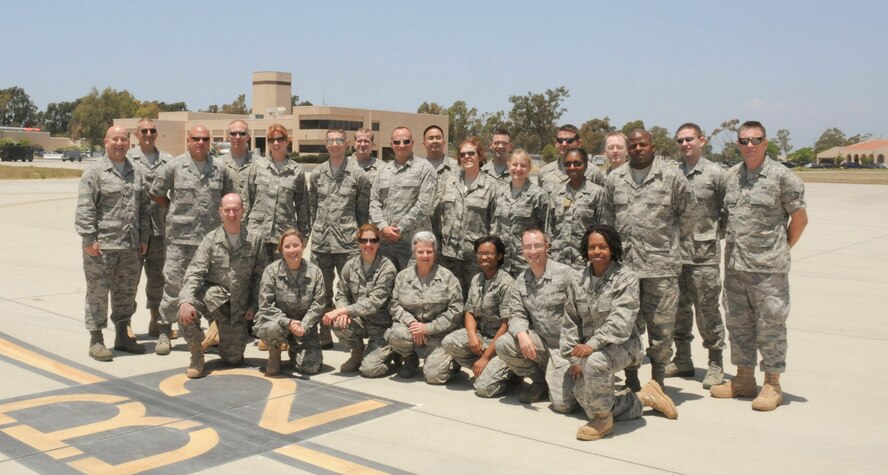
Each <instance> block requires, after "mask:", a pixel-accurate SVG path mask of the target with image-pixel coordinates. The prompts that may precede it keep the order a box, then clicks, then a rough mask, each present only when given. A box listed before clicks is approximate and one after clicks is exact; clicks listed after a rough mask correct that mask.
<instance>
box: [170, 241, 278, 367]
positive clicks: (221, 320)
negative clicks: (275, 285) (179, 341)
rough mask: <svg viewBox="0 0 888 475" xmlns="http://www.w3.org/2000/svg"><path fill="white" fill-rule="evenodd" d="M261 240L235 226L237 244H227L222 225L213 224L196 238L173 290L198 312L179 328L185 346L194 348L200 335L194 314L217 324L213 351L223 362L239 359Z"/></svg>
mask: <svg viewBox="0 0 888 475" xmlns="http://www.w3.org/2000/svg"><path fill="white" fill-rule="evenodd" d="M262 254H263V253H262V241H261V240H260V239H259V237H258V236H253V235H250V234H249V233H247V230H246V228H241V233H240V238H239V244H238V247H236V248H232V247H231V243H230V242H229V240H228V235H227V234H226V232H225V228H223V227H221V226H220V227H218V228H216V229H215V230H213V231H211V232H210V233H209V234H207V236H206V237H205V238H204V239H203V241H201V243H200V246H198V248H197V252H196V253H195V254H194V258H193V259H191V264H189V265H188V270H187V271H185V279H184V284H183V285H182V291H181V292H180V293H179V305H181V304H183V303H186V302H187V303H190V304H191V305H193V306H194V308H195V309H197V311H198V317H197V320H195V321H194V322H193V323H190V324H187V325H183V324H182V322H181V321H180V322H179V328H180V329H181V331H182V334H183V335H185V341H186V342H187V343H188V347H189V348H195V347H199V346H200V344H201V343H202V342H203V341H204V339H205V338H206V335H204V332H203V331H202V330H201V329H200V317H201V316H203V317H204V318H206V319H207V320H208V321H215V322H216V328H218V329H219V355H220V356H221V357H222V360H223V361H225V363H226V364H229V365H237V364H240V363H241V361H243V359H244V349H245V348H246V346H247V325H248V324H250V322H249V321H248V320H246V319H245V318H244V315H245V314H246V313H247V311H252V312H253V314H254V315H255V313H256V310H257V309H258V307H259V304H258V302H257V296H258V294H259V281H260V279H261V278H262V271H263V270H264V269H265V262H264V260H263V255H262Z"/></svg>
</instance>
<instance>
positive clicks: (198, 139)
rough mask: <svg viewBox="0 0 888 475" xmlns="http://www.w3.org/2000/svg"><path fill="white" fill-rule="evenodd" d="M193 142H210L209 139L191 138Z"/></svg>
mask: <svg viewBox="0 0 888 475" xmlns="http://www.w3.org/2000/svg"><path fill="white" fill-rule="evenodd" d="M189 138H190V139H191V141H192V142H209V141H210V138H209V137H189Z"/></svg>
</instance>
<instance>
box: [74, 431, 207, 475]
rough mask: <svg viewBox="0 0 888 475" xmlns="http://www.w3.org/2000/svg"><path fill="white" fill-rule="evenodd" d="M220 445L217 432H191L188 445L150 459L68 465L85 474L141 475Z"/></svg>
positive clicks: (82, 461) (84, 461)
mask: <svg viewBox="0 0 888 475" xmlns="http://www.w3.org/2000/svg"><path fill="white" fill-rule="evenodd" d="M167 427H169V426H167ZM218 443H219V434H218V433H217V432H216V431H215V430H213V429H209V428H207V429H201V430H196V431H193V432H189V433H188V443H187V444H185V445H184V446H182V447H180V448H178V449H176V450H171V451H169V452H164V453H162V454H157V455H152V456H150V457H145V458H141V459H138V460H133V461H131V462H125V463H122V464H119V465H111V464H109V463H108V462H105V461H104V460H99V459H97V458H95V457H87V458H85V459H80V460H75V461H73V462H70V463H68V465H70V466H72V467H74V468H75V469H77V470H80V471H81V472H83V473H103V474H130V473H141V472H145V471H148V470H153V469H155V468H158V467H163V466H166V465H170V464H174V463H177V462H181V461H183V460H188V459H191V458H194V457H197V456H200V455H203V454H205V453H207V452H209V451H210V450H212V448H213V447H215V446H216V445H217V444H218Z"/></svg>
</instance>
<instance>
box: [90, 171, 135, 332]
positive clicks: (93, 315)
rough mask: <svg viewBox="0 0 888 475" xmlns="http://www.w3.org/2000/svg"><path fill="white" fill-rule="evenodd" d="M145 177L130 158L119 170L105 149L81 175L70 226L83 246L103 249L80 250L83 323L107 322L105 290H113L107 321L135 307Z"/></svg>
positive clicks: (97, 326)
mask: <svg viewBox="0 0 888 475" xmlns="http://www.w3.org/2000/svg"><path fill="white" fill-rule="evenodd" d="M143 180H144V177H143V176H142V173H141V172H140V171H138V169H136V168H134V167H133V164H132V162H130V161H129V160H125V161H124V165H123V174H121V173H120V172H119V171H118V170H117V168H116V167H115V166H114V163H113V162H111V159H110V158H108V156H107V155H105V156H104V157H102V158H101V159H100V160H99V162H98V163H96V164H94V165H91V166H90V167H89V168H87V169H86V170H85V171H84V172H83V175H82V176H81V177H80V185H79V187H78V190H77V208H76V210H75V215H74V228H75V229H76V230H77V234H79V235H80V236H81V238H83V243H82V246H83V247H84V248H85V247H88V246H92V245H93V244H95V243H96V242H98V243H99V248H100V251H101V254H100V255H98V256H96V257H93V256H90V255H89V254H87V253H86V252H85V251H82V252H83V273H84V276H85V278H86V310H85V322H86V329H87V330H89V331H91V332H93V331H99V330H102V329H103V328H105V327H106V326H107V323H108V294H109V292H110V294H111V323H114V324H115V326H116V325H117V324H123V323H125V322H128V321H129V320H130V318H131V317H132V315H133V313H134V312H135V311H136V291H137V290H138V286H139V274H140V273H141V271H140V268H139V267H140V263H139V245H140V244H142V243H147V241H148V236H149V235H150V234H151V217H150V214H149V205H148V194H147V193H146V192H145V188H144V185H143V183H142V182H143Z"/></svg>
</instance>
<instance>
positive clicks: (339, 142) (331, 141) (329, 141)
mask: <svg viewBox="0 0 888 475" xmlns="http://www.w3.org/2000/svg"><path fill="white" fill-rule="evenodd" d="M344 143H345V139H327V145H334V144H335V145H342V144H344Z"/></svg>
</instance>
